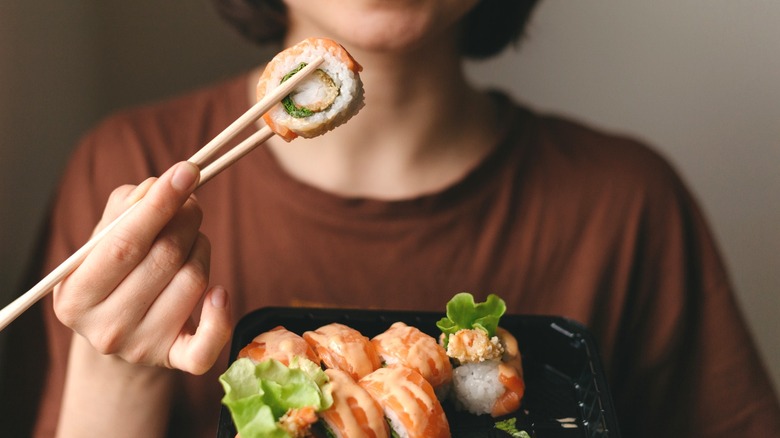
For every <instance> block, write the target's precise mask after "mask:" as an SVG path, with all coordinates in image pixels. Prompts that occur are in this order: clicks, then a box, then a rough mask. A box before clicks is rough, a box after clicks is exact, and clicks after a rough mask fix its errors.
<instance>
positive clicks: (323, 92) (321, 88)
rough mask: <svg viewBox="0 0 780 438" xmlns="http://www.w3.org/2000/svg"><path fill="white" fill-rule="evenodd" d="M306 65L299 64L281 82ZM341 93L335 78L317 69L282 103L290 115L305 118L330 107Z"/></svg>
mask: <svg viewBox="0 0 780 438" xmlns="http://www.w3.org/2000/svg"><path fill="white" fill-rule="evenodd" d="M306 65H307V63H305V62H301V63H300V64H298V66H297V67H295V68H294V69H292V70H291V71H290V72H289V73H287V74H286V75H284V77H283V78H282V80H281V82H284V81H286V80H288V79H290V78H291V77H292V76H293V75H295V74H296V73H298V72H299V71H301V70H302V69H303V68H304V67H306ZM339 93H340V91H339V87H338V86H337V85H336V83H335V82H334V81H333V78H332V77H330V75H328V74H327V73H325V72H324V71H323V70H321V69H317V70H315V71H314V73H312V75H311V76H310V77H309V78H308V79H306V80H305V81H304V82H303V83H302V84H301V85H299V86H298V88H297V89H296V91H295V92H293V93H290V94H288V95H287V96H286V97H285V98H284V99H283V100H282V105H283V106H284V110H285V111H286V112H287V114H289V115H290V116H292V117H295V118H298V119H304V118H307V117H311V116H312V115H314V114H315V113H318V112H321V111H325V110H327V109H328V108H330V106H331V105H333V102H334V101H335V100H336V97H338V95H339Z"/></svg>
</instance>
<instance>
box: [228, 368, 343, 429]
mask: <svg viewBox="0 0 780 438" xmlns="http://www.w3.org/2000/svg"><path fill="white" fill-rule="evenodd" d="M219 381H220V383H221V384H222V387H223V388H224V390H225V396H224V397H223V398H222V403H223V404H224V405H225V406H227V408H228V410H229V411H230V414H231V416H232V417H233V422H234V423H235V425H236V429H237V430H238V433H239V434H240V435H241V438H252V437H269V438H277V437H278V438H286V437H287V436H288V435H287V432H285V431H284V430H283V429H281V428H280V427H279V426H278V424H277V422H278V420H279V418H280V417H281V416H282V415H284V414H285V413H286V412H287V411H288V410H290V409H291V408H301V407H305V406H311V407H313V408H314V410H315V411H317V412H319V411H322V410H325V409H327V408H329V407H330V406H331V405H332V404H333V397H332V395H331V390H330V384H329V383H328V376H327V375H326V374H325V372H323V371H322V369H321V368H320V367H319V366H318V365H317V364H315V363H314V362H312V361H310V360H308V359H305V358H299V357H296V358H294V359H293V361H292V363H291V364H290V366H289V367H287V366H285V365H284V364H282V363H281V362H279V361H277V360H275V359H268V360H264V361H262V362H260V363H257V364H255V363H254V362H252V361H251V360H250V359H247V358H242V359H238V360H236V361H235V362H233V363H232V364H231V365H230V367H229V368H228V369H227V371H225V373H224V374H222V375H221V376H219Z"/></svg>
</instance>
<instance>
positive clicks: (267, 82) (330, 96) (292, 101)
mask: <svg viewBox="0 0 780 438" xmlns="http://www.w3.org/2000/svg"><path fill="white" fill-rule="evenodd" d="M318 57H322V58H323V59H324V61H323V63H322V64H321V65H320V67H319V68H318V69H317V70H316V71H315V72H314V73H312V74H311V75H310V76H309V77H308V78H306V80H304V81H303V82H302V83H301V84H300V85H299V86H298V87H297V88H296V89H295V91H293V92H292V93H290V95H288V96H287V97H285V98H284V99H283V100H282V102H280V103H278V104H276V105H275V106H274V107H273V108H271V109H270V110H269V111H268V112H267V113H265V115H263V120H264V121H265V123H266V124H267V125H268V126H269V127H270V128H271V129H272V130H273V131H274V132H275V133H276V134H277V135H279V136H280V137H282V138H283V139H285V140H286V141H291V140H293V139H295V138H296V137H298V136H301V137H305V138H311V137H315V136H318V135H320V134H323V133H325V132H327V131H330V130H331V129H333V128H335V127H336V126H339V125H341V124H342V123H344V122H346V121H347V120H348V119H349V118H350V117H352V115H354V114H356V113H357V112H358V111H359V110H360V109H361V108H362V107H363V105H364V102H363V84H362V82H361V81H360V76H359V72H360V71H361V70H362V69H363V68H362V67H361V66H360V64H358V63H357V61H355V59H354V58H352V56H351V55H350V54H349V53H348V52H347V51H346V50H345V49H344V48H343V47H342V46H341V45H339V44H338V43H337V42H335V41H333V40H329V39H326V38H307V39H305V40H303V41H301V42H300V43H298V44H296V45H294V46H292V47H290V48H288V49H286V50H284V51H282V52H280V53H279V54H278V55H276V56H275V57H274V58H273V59H272V60H271V61H270V62H269V63H268V65H267V66H266V68H265V71H264V72H263V74H262V75H261V76H260V80H259V81H258V84H257V97H258V99H261V98H262V97H263V96H265V95H266V93H268V92H269V91H270V90H272V89H274V88H276V87H278V86H279V84H281V83H282V82H284V81H286V80H288V79H289V78H290V77H292V76H293V75H295V74H296V73H297V72H298V71H300V70H301V69H302V68H304V67H306V65H308V63H310V62H312V61H313V60H315V59H317V58H318Z"/></svg>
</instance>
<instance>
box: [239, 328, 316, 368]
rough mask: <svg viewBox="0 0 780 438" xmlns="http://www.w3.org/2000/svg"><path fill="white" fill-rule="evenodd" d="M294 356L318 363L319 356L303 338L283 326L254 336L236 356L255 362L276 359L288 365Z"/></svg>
mask: <svg viewBox="0 0 780 438" xmlns="http://www.w3.org/2000/svg"><path fill="white" fill-rule="evenodd" d="M295 356H300V357H305V358H306V359H308V360H310V361H312V362H314V363H316V364H317V365H319V364H320V358H319V356H317V353H316V352H315V351H314V350H313V349H312V348H311V346H310V345H309V343H308V342H306V340H305V339H303V338H302V337H301V336H300V335H298V334H297V333H293V332H291V331H289V330H287V329H286V328H284V327H283V326H277V327H274V328H273V329H271V330H269V331H267V332H263V333H260V334H259V335H257V336H255V338H254V339H252V342H250V343H249V344H247V345H246V346H245V347H244V348H242V349H241V350H240V351H239V352H238V355H237V358H244V357H245V358H249V359H251V360H252V361H253V362H255V363H257V362H261V361H263V360H265V359H276V360H278V361H279V362H281V363H283V364H284V365H290V362H291V361H292V358H293V357H295Z"/></svg>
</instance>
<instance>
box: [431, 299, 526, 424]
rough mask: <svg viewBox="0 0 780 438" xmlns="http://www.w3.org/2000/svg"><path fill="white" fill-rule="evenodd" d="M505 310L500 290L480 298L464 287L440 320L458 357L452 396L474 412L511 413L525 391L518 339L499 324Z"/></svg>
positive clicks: (445, 338) (447, 342)
mask: <svg viewBox="0 0 780 438" xmlns="http://www.w3.org/2000/svg"><path fill="white" fill-rule="evenodd" d="M504 312H506V304H505V303H504V300H502V299H501V298H499V297H498V296H496V295H493V294H491V295H488V297H487V300H486V301H485V302H482V303H475V302H474V297H473V296H472V295H471V294H469V293H466V292H463V293H459V294H456V295H455V296H454V297H453V298H452V299H451V300H450V301H449V302H448V303H447V316H446V317H444V318H442V319H441V320H439V321H438V322H437V323H436V325H437V327H439V329H440V330H441V331H442V335H441V338H440V342H441V344H442V345H443V346H444V347H445V348H446V351H447V355H448V356H449V357H450V358H451V359H452V362H453V372H452V374H453V378H452V392H451V397H452V398H453V400H454V403H455V406H457V407H458V408H460V409H463V410H466V411H468V412H470V413H472V414H477V415H481V414H490V415H491V416H493V417H500V416H502V415H506V414H510V413H512V412H514V411H516V410H517V409H519V408H520V404H521V402H522V399H523V395H524V393H525V382H524V380H523V365H522V358H521V356H520V350H519V349H518V347H517V340H516V339H515V337H514V336H512V334H511V333H509V332H508V331H507V330H504V329H502V328H501V327H499V325H498V324H499V321H500V319H501V316H502V315H503V314H504Z"/></svg>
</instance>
